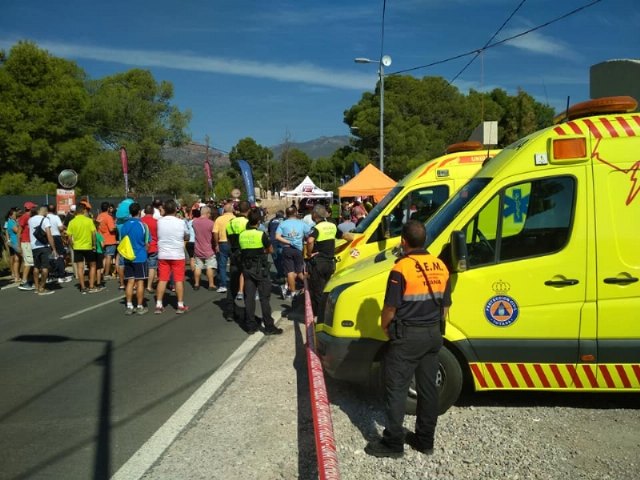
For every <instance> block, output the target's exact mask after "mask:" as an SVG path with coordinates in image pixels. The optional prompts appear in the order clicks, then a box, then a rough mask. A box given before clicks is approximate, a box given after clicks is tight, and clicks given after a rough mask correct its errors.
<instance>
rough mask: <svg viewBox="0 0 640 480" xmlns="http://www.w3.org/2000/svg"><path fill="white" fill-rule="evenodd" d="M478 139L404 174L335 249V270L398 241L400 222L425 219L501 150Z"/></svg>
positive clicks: (374, 253) (456, 147) (402, 223)
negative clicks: (485, 145) (491, 148)
mask: <svg viewBox="0 0 640 480" xmlns="http://www.w3.org/2000/svg"><path fill="white" fill-rule="evenodd" d="M482 149H483V145H482V143H480V142H475V141H468V142H461V143H456V144H453V145H450V146H449V147H448V148H447V152H446V154H445V155H443V156H441V157H438V158H435V159H433V160H430V161H428V162H427V163H425V164H423V165H421V166H420V167H418V168H416V169H415V170H414V171H413V172H411V173H409V174H408V175H407V176H406V177H404V178H403V179H402V180H401V181H400V182H399V183H398V184H397V185H396V186H395V187H393V189H391V191H390V192H389V193H388V194H387V195H385V197H384V198H383V199H382V200H381V201H380V202H379V203H378V204H377V205H376V206H375V207H374V208H373V209H372V210H371V212H369V214H368V215H367V216H366V217H365V218H364V219H363V220H362V221H361V222H360V224H359V225H358V226H357V227H356V229H355V230H354V231H353V232H352V233H351V234H350V235H349V237H350V238H349V241H348V242H345V243H342V244H338V245H337V248H336V255H335V258H336V272H339V271H341V270H344V269H345V268H347V267H350V266H351V265H352V264H354V263H355V262H357V261H359V260H362V259H363V258H367V257H369V256H371V255H376V254H378V253H380V252H382V251H384V250H386V249H388V248H393V247H395V246H397V245H399V244H400V231H401V230H402V225H404V224H405V223H406V221H407V220H408V219H410V218H412V219H417V220H420V221H422V222H424V221H426V220H427V219H428V218H429V217H430V216H431V215H432V214H433V213H434V212H435V211H436V210H437V209H438V208H440V206H441V205H442V204H443V203H444V202H446V201H447V199H448V198H449V197H450V196H451V195H453V194H454V193H455V192H456V191H457V190H458V189H460V187H462V186H463V185H464V184H465V183H467V181H469V179H470V178H471V177H473V176H474V175H475V174H476V173H477V172H478V170H480V168H481V167H482V164H483V163H484V162H485V161H486V160H487V159H488V158H493V157H495V156H496V154H497V153H498V152H499V151H500V150H484V151H483V150H482Z"/></svg>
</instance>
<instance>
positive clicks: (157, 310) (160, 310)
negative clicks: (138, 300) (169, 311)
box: [153, 307, 164, 315]
mask: <svg viewBox="0 0 640 480" xmlns="http://www.w3.org/2000/svg"><path fill="white" fill-rule="evenodd" d="M163 312H164V307H156V309H155V310H154V311H153V313H154V314H155V315H160V314H161V313H163Z"/></svg>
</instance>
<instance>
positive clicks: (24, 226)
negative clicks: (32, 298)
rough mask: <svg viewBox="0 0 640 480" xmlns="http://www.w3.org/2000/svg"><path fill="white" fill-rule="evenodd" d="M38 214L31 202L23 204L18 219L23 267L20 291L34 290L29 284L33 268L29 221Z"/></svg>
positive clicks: (31, 284) (36, 208)
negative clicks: (21, 212)
mask: <svg viewBox="0 0 640 480" xmlns="http://www.w3.org/2000/svg"><path fill="white" fill-rule="evenodd" d="M37 213H38V206H37V205H36V204H35V203H33V202H24V213H23V214H22V216H21V217H20V218H19V219H18V238H19V239H20V250H21V251H22V258H23V261H24V265H23V267H22V283H21V284H20V285H18V288H19V289H20V290H35V287H34V286H33V283H31V282H29V273H31V267H33V252H32V250H31V238H30V237H29V219H30V218H31V217H33V216H34V215H36V214H37Z"/></svg>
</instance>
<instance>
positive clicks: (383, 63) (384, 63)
mask: <svg viewBox="0 0 640 480" xmlns="http://www.w3.org/2000/svg"><path fill="white" fill-rule="evenodd" d="M353 61H354V62H356V63H377V64H378V75H379V76H380V171H381V172H384V67H388V66H389V65H391V57H390V56H389V55H383V56H382V57H381V58H380V60H371V59H370V58H366V57H357V58H354V59H353Z"/></svg>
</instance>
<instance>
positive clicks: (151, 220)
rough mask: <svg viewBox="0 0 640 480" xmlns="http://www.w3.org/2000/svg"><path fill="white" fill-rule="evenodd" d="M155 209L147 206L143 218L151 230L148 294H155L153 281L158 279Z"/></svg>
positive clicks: (148, 246)
mask: <svg viewBox="0 0 640 480" xmlns="http://www.w3.org/2000/svg"><path fill="white" fill-rule="evenodd" d="M154 210H155V209H154V207H153V205H151V204H148V205H145V207H144V217H142V219H141V220H142V223H144V224H145V225H146V226H147V228H148V229H149V237H150V238H149V243H148V245H147V269H148V275H149V277H148V278H147V292H149V293H153V292H154V291H155V289H154V288H153V281H154V280H155V277H156V271H157V270H158V220H157V219H156V218H155V217H154Z"/></svg>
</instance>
